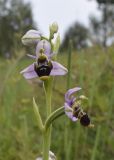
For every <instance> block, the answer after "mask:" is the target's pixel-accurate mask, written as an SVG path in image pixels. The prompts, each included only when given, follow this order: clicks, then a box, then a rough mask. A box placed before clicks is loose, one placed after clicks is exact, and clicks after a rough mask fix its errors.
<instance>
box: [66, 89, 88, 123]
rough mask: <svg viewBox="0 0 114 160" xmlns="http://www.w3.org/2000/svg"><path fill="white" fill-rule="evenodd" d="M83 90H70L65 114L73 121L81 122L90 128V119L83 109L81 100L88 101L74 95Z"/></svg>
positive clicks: (67, 95)
mask: <svg viewBox="0 0 114 160" xmlns="http://www.w3.org/2000/svg"><path fill="white" fill-rule="evenodd" d="M79 90H81V88H80V87H76V88H72V89H69V90H68V91H67V92H66V94H65V103H64V108H65V113H66V115H67V116H68V117H69V118H70V119H71V120H72V121H77V120H78V119H79V120H80V123H81V124H82V125H83V126H89V125H90V119H89V117H88V115H87V113H85V112H84V111H83V110H82V108H81V100H82V99H86V97H85V96H80V97H77V98H76V97H74V96H73V94H74V93H75V92H77V91H79Z"/></svg>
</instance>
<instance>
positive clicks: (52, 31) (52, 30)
mask: <svg viewBox="0 0 114 160" xmlns="http://www.w3.org/2000/svg"><path fill="white" fill-rule="evenodd" d="M49 29H50V39H53V38H54V34H55V33H57V32H58V24H57V23H56V22H54V23H52V25H50V27H49Z"/></svg>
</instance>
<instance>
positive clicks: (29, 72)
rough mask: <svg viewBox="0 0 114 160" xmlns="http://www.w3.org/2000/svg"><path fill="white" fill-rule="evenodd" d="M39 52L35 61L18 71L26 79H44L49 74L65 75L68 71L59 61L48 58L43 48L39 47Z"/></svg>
mask: <svg viewBox="0 0 114 160" xmlns="http://www.w3.org/2000/svg"><path fill="white" fill-rule="evenodd" d="M39 52H40V53H39V54H38V55H39V56H38V57H36V61H35V62H34V63H33V64H31V65H30V66H28V67H27V68H25V69H24V70H22V71H21V72H20V73H21V74H23V76H24V77H25V78H26V79H32V78H36V77H39V78H40V79H41V80H45V79H47V78H48V77H49V76H59V75H65V74H66V73H67V72H68V71H67V69H66V68H65V67H64V66H63V65H61V64H60V63H58V62H56V61H52V60H49V58H48V57H47V56H46V55H47V52H45V49H44V48H40V50H39ZM44 53H45V54H44Z"/></svg>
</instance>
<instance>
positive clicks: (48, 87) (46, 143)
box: [43, 78, 53, 160]
mask: <svg viewBox="0 0 114 160" xmlns="http://www.w3.org/2000/svg"><path fill="white" fill-rule="evenodd" d="M52 82H53V78H49V79H48V80H46V81H44V90H45V96H46V110H47V118H48V117H49V116H50V114H51V95H52ZM50 140H51V126H50V127H49V128H48V129H47V130H45V131H44V134H43V160H49V150H50Z"/></svg>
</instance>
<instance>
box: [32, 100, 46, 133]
mask: <svg viewBox="0 0 114 160" xmlns="http://www.w3.org/2000/svg"><path fill="white" fill-rule="evenodd" d="M33 109H34V113H35V116H36V120H37V123H38V127H39V129H40V131H43V130H44V126H43V123H42V119H41V116H40V113H39V107H38V105H37V104H36V102H35V99H34V97H33Z"/></svg>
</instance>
